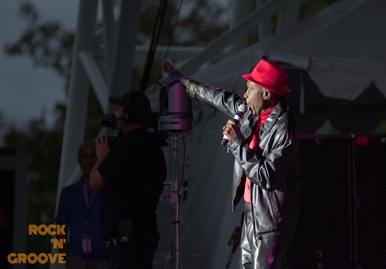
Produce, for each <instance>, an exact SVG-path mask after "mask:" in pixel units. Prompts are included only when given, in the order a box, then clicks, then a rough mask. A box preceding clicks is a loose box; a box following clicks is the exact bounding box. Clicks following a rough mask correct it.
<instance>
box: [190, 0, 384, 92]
mask: <svg viewBox="0 0 386 269" xmlns="http://www.w3.org/2000/svg"><path fill="white" fill-rule="evenodd" d="M385 11H386V2H385V1H378V0H356V1H339V2H337V3H335V4H333V5H331V6H330V7H328V8H325V9H324V10H322V11H321V12H319V13H317V14H315V15H313V16H310V17H308V18H306V19H304V20H303V21H301V22H300V23H298V24H296V25H295V26H294V27H292V28H290V29H288V30H286V31H282V32H280V33H278V34H276V35H273V36H271V37H269V38H266V39H264V40H262V41H261V42H259V43H257V44H255V45H253V46H250V47H248V48H246V49H244V50H242V51H240V52H238V53H236V54H234V55H232V56H231V57H228V58H227V59H224V60H222V61H219V62H217V63H216V64H214V65H212V66H210V67H207V68H205V69H203V70H201V71H199V72H197V73H196V74H186V75H191V76H192V77H193V78H195V79H198V80H202V81H205V82H207V83H213V84H214V85H216V86H220V87H225V88H227V89H229V90H231V89H232V88H234V87H235V88H237V89H239V88H241V89H244V80H243V79H241V78H240V75H241V74H243V73H247V72H250V70H251V69H252V68H253V67H254V66H255V65H256V63H257V62H258V61H259V60H260V59H261V58H262V57H263V56H264V57H267V58H268V59H271V60H274V61H279V62H284V63H288V64H291V65H293V66H296V67H299V68H301V69H303V70H306V71H307V72H308V73H309V75H310V76H311V78H312V80H313V81H314V82H315V83H316V84H317V86H318V88H319V90H320V91H321V92H322V93H323V95H324V96H326V97H333V98H340V99H347V100H353V99H355V98H357V97H358V96H359V95H360V94H361V93H362V92H363V91H364V89H366V88H367V87H368V86H369V85H370V84H371V82H374V83H375V85H376V87H377V88H378V90H380V91H381V92H382V94H383V96H384V97H385V98H386V57H385V56H386V16H385ZM236 86H237V87H236Z"/></svg>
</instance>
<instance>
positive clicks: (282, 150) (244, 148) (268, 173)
mask: <svg viewBox="0 0 386 269" xmlns="http://www.w3.org/2000/svg"><path fill="white" fill-rule="evenodd" d="M187 93H188V94H189V96H190V97H191V98H193V99H196V100H198V101H200V102H203V103H206V104H209V105H211V106H213V107H215V108H217V109H218V110H220V111H222V112H224V113H225V114H227V115H229V116H230V117H233V116H234V115H235V114H236V113H237V112H238V107H239V106H240V104H241V103H245V100H244V99H242V98H240V97H239V96H238V95H236V94H233V93H231V92H227V91H225V90H223V89H220V88H215V87H213V86H210V85H207V84H203V83H200V82H197V81H194V80H190V81H189V85H188V86H187ZM258 119H259V116H256V117H255V116H253V115H252V111H251V110H250V109H248V111H247V112H246V113H245V115H244V117H243V119H242V120H241V122H240V125H239V127H240V130H241V134H242V135H239V136H236V137H235V138H233V139H232V140H231V141H229V143H228V144H227V147H228V148H229V150H230V152H232V153H233V155H234V156H235V163H234V172H233V192H232V193H233V200H232V209H233V210H234V209H235V207H236V205H237V204H238V203H239V201H240V199H241V198H242V197H243V195H244V186H245V178H246V176H247V177H248V178H249V179H250V180H251V204H252V212H253V213H252V214H253V216H252V218H253V222H254V226H255V228H254V229H255V236H256V237H257V238H264V237H271V236H275V235H277V234H280V233H285V232H290V231H294V230H295V228H296V225H297V222H298V215H299V186H300V165H299V159H298V134H297V130H296V121H295V120H294V119H293V118H292V116H291V113H290V112H289V110H288V108H287V106H286V101H285V99H284V98H281V100H280V102H279V103H278V104H277V105H276V107H275V109H274V110H273V111H272V113H271V114H270V116H269V117H268V118H267V120H266V122H265V123H264V125H263V126H262V127H261V128H260V144H259V148H258V149H257V150H256V151H253V150H251V149H250V148H249V147H248V144H249V141H250V139H251V138H252V133H253V130H255V126H256V124H257V121H258Z"/></svg>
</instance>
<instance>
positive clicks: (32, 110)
mask: <svg viewBox="0 0 386 269" xmlns="http://www.w3.org/2000/svg"><path fill="white" fill-rule="evenodd" d="M20 2H22V1H14V0H0V46H1V47H0V48H1V49H0V111H1V114H2V120H3V121H4V123H6V124H9V123H14V124H16V125H17V126H18V127H23V126H25V125H26V123H27V122H28V120H30V119H31V118H39V117H40V116H41V115H45V116H46V120H47V124H48V126H50V125H52V124H53V122H54V118H55V117H54V106H55V103H56V102H65V92H64V83H65V81H64V79H63V78H60V77H59V76H58V75H57V74H56V73H55V72H54V71H52V70H51V69H49V68H43V67H35V66H33V63H32V60H31V59H30V58H29V57H28V56H20V57H19V56H14V57H10V56H8V55H5V54H4V53H3V47H4V44H5V43H9V42H14V41H16V40H18V38H19V37H20V36H21V34H22V32H23V30H24V29H25V28H26V22H25V21H24V20H23V18H22V17H21V16H19V15H18V13H17V10H18V6H19V3H20ZM32 2H33V3H34V4H35V6H36V8H37V10H38V12H39V14H40V16H41V21H49V20H53V21H59V22H61V23H63V25H64V26H65V28H66V29H68V30H75V28H76V21H77V11H78V3H79V0H44V1H43V0H32ZM4 129H5V128H4ZM1 135H2V134H1V130H0V136H1ZM0 138H1V137H0ZM0 140H1V139H0Z"/></svg>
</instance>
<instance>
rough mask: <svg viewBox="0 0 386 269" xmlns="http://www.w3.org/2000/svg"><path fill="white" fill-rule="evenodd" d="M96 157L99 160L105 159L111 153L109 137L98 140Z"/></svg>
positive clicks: (101, 137)
mask: <svg viewBox="0 0 386 269" xmlns="http://www.w3.org/2000/svg"><path fill="white" fill-rule="evenodd" d="M95 150H96V155H97V157H98V159H102V160H103V159H104V158H106V156H107V155H108V154H109V152H110V145H109V138H108V137H107V136H100V137H98V138H97V139H96V144H95Z"/></svg>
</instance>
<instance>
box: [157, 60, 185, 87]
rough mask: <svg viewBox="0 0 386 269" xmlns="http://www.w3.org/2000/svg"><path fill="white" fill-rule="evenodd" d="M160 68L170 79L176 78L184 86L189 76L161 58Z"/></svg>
mask: <svg viewBox="0 0 386 269" xmlns="http://www.w3.org/2000/svg"><path fill="white" fill-rule="evenodd" d="M162 70H164V72H165V73H166V74H168V75H169V77H170V78H171V79H172V80H177V81H179V82H181V83H182V84H184V85H185V86H187V85H188V82H189V78H187V77H185V76H184V75H183V74H181V72H180V71H178V70H177V69H175V68H174V67H173V66H172V65H171V64H170V63H169V62H168V61H166V60H162Z"/></svg>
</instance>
